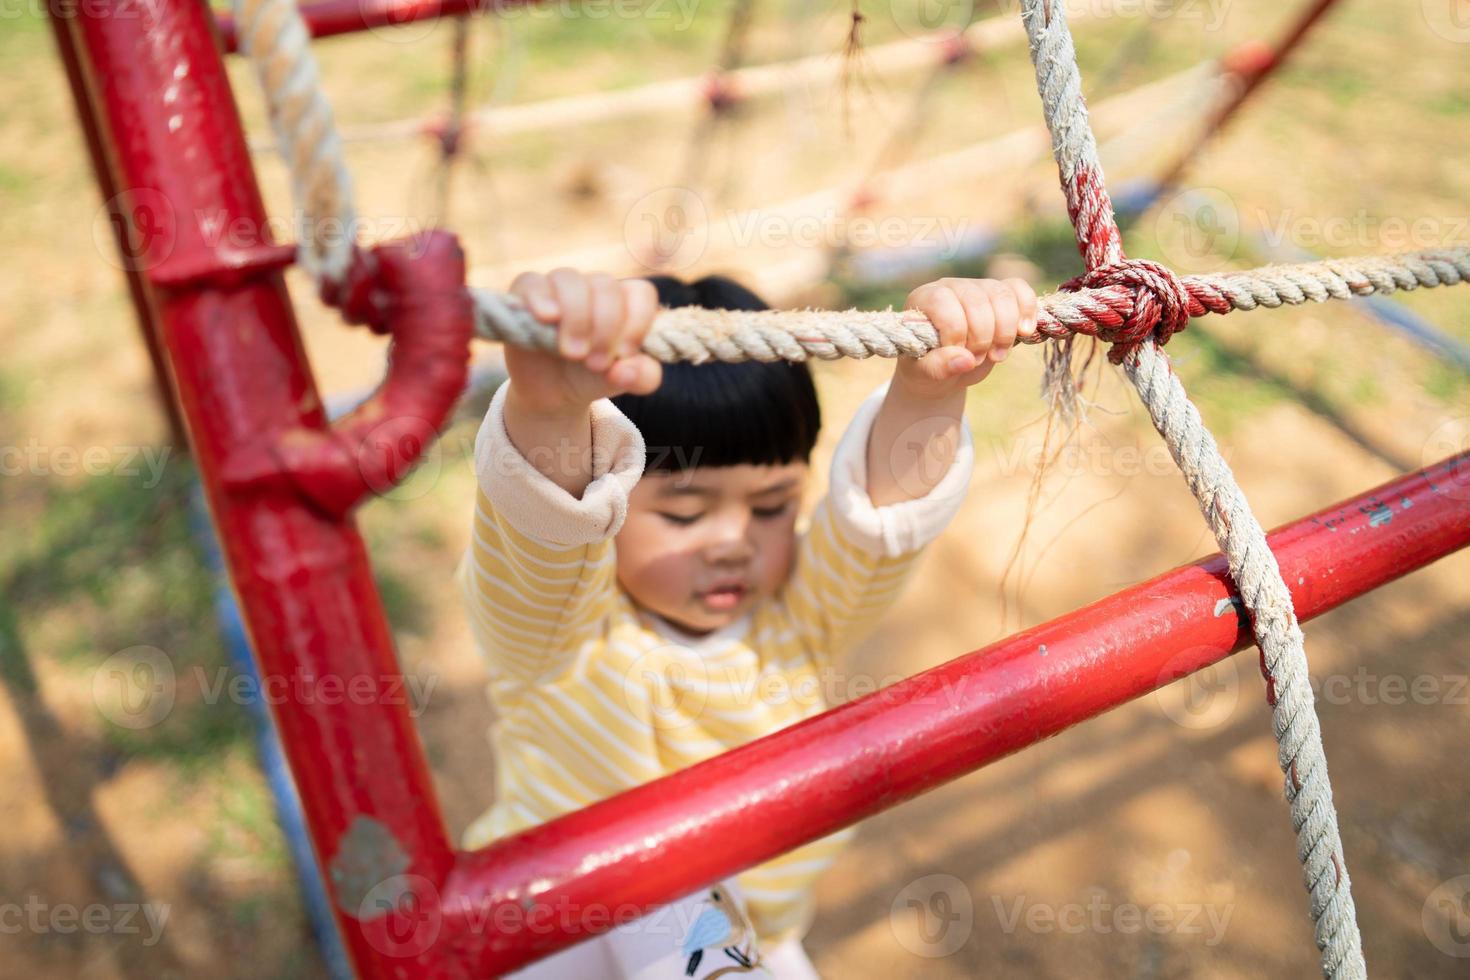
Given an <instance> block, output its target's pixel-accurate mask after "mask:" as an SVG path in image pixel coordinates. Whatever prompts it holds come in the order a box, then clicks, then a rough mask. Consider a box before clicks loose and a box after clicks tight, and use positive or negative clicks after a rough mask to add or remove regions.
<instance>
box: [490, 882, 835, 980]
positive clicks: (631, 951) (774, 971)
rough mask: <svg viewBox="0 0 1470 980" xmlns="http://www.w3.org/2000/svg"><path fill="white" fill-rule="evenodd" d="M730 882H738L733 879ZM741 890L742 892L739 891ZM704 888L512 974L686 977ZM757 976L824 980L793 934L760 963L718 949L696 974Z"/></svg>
mask: <svg viewBox="0 0 1470 980" xmlns="http://www.w3.org/2000/svg"><path fill="white" fill-rule="evenodd" d="M726 888H727V889H728V890H730V891H732V892H734V891H735V888H734V886H733V884H732V883H729V882H727V883H726ZM737 894H738V893H737ZM703 896H704V893H703V892H699V893H697V894H695V895H690V896H688V897H687V898H683V899H680V900H679V901H678V902H675V903H674V904H672V905H668V906H665V907H664V908H661V909H659V910H657V911H656V912H653V913H651V914H649V915H647V916H645V917H643V918H642V919H638V920H637V921H635V922H630V923H628V924H627V925H623V926H619V927H618V928H616V929H613V930H611V931H609V932H606V933H603V934H602V935H600V936H597V937H596V938H594V939H589V940H587V941H586V942H582V943H578V944H577V945H576V946H573V947H572V948H570V949H564V950H562V951H561V952H559V953H554V954H552V955H551V956H548V957H547V958H546V959H544V960H539V961H537V962H535V963H532V964H531V965H530V966H528V967H526V968H525V969H524V970H519V971H517V972H515V973H512V974H510V975H509V977H508V980H684V978H685V976H686V973H685V970H686V968H687V965H688V963H689V957H688V956H687V955H686V954H685V953H684V952H683V949H682V944H683V939H684V937H685V935H686V934H687V933H688V932H689V928H690V925H691V924H692V923H693V922H694V921H695V919H696V918H697V917H698V915H699V914H700V912H701V911H702V910H703V909H704V908H705V905H704V902H703ZM731 968H735V971H736V972H733V975H732V973H722V976H732V980H734V977H739V978H745V977H750V978H752V980H821V978H820V977H819V976H818V975H817V971H816V968H815V967H814V966H812V961H811V960H810V959H809V958H808V957H807V955H806V950H805V949H803V948H802V945H801V940H800V939H797V938H794V937H793V938H790V939H786V940H783V941H782V942H779V943H777V944H776V945H774V946H772V947H770V948H769V949H762V950H761V951H760V965H759V966H758V967H756V968H755V969H751V970H741V969H739V965H738V964H737V963H736V962H735V961H733V960H732V959H730V958H729V957H727V956H724V955H722V954H721V952H720V951H718V950H712V951H710V952H709V953H708V954H707V955H705V956H703V957H702V958H701V960H700V963H699V965H698V968H697V969H696V970H695V972H694V974H693V976H694V977H695V978H696V980H699V978H702V977H707V976H709V975H710V974H712V973H715V972H719V971H730V970H731Z"/></svg>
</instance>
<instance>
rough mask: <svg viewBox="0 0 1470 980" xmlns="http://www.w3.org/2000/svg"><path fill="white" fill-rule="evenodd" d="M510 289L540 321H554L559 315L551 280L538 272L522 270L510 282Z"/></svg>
mask: <svg viewBox="0 0 1470 980" xmlns="http://www.w3.org/2000/svg"><path fill="white" fill-rule="evenodd" d="M510 291H511V293H513V294H514V295H516V296H518V297H520V299H521V302H523V303H525V304H526V309H528V310H530V311H531V315H532V316H534V317H535V318H536V319H538V320H540V321H541V322H542V323H555V322H556V321H557V318H558V317H559V316H561V307H560V306H558V305H557V302H556V296H555V295H554V294H553V293H552V290H551V282H550V281H549V280H548V279H547V278H546V277H545V276H543V275H542V274H541V273H539V272H522V273H521V274H520V275H518V276H516V277H515V281H514V282H512V283H511V284H510Z"/></svg>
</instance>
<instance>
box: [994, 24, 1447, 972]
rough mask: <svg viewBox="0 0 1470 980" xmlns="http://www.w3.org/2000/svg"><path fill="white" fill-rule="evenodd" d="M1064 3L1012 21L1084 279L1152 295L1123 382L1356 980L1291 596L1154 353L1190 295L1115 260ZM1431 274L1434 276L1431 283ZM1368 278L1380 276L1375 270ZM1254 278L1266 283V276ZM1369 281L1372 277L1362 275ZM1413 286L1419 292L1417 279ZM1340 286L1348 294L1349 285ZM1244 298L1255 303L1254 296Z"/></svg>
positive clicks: (1308, 869)
mask: <svg viewBox="0 0 1470 980" xmlns="http://www.w3.org/2000/svg"><path fill="white" fill-rule="evenodd" d="M1063 4H1064V0H1052V2H1050V3H1048V2H1047V0H1023V6H1022V19H1023V21H1024V23H1025V25H1026V33H1027V37H1028V38H1029V39H1030V42H1031V56H1032V61H1033V63H1034V65H1035V68H1036V80H1037V87H1038V89H1039V91H1040V92H1041V98H1042V108H1043V111H1044V112H1045V114H1046V122H1047V126H1048V128H1049V129H1050V130H1051V132H1052V149H1053V151H1054V153H1055V155H1056V159H1057V166H1058V169H1059V171H1060V173H1061V179H1062V190H1063V193H1064V194H1065V195H1066V198H1067V211H1068V213H1069V215H1070V216H1071V218H1072V223H1073V226H1074V228H1075V229H1076V232H1077V241H1078V247H1079V248H1080V250H1081V251H1082V254H1083V257H1084V259H1085V261H1086V264H1087V268H1088V270H1089V271H1088V273H1087V275H1086V276H1084V277H1083V281H1084V282H1090V281H1092V280H1093V279H1095V278H1103V279H1106V280H1107V281H1108V282H1110V283H1118V284H1122V283H1130V284H1133V285H1135V286H1136V287H1137V288H1138V289H1139V290H1140V291H1144V290H1146V291H1147V292H1146V294H1147V295H1149V296H1151V297H1154V299H1153V303H1154V304H1156V307H1157V308H1156V309H1150V310H1148V311H1146V312H1147V313H1148V314H1150V315H1152V316H1153V317H1154V318H1155V320H1157V321H1158V323H1159V326H1158V327H1157V328H1156V329H1157V330H1158V331H1159V336H1158V337H1157V338H1147V337H1144V338H1142V339H1140V338H1139V337H1138V333H1139V327H1140V323H1139V321H1141V320H1142V319H1143V316H1144V314H1145V311H1143V310H1142V306H1143V303H1142V302H1141V301H1140V303H1139V307H1140V308H1139V309H1138V310H1135V311H1134V320H1133V321H1131V322H1130V323H1129V327H1130V334H1129V336H1128V337H1127V338H1126V339H1125V346H1124V347H1123V350H1122V354H1121V361H1122V363H1123V367H1124V373H1125V374H1126V375H1127V377H1128V379H1129V380H1130V381H1132V382H1133V385H1134V387H1135V388H1136V389H1137V391H1138V394H1139V397H1140V398H1141V399H1142V400H1143V403H1144V405H1145V406H1146V407H1147V408H1148V413H1149V416H1150V418H1151V419H1152V420H1153V423H1154V426H1155V428H1157V429H1158V430H1159V433H1160V434H1161V435H1162V436H1163V437H1164V441H1165V442H1166V443H1167V444H1168V446H1169V452H1170V453H1171V454H1172V455H1173V457H1174V460H1175V462H1176V463H1177V464H1178V465H1179V468H1180V471H1181V472H1182V473H1183V474H1184V479H1185V482H1186V483H1187V484H1188V485H1189V489H1190V491H1191V492H1192V493H1193V494H1194V497H1195V500H1196V501H1197V502H1198V503H1199V507H1200V511H1201V513H1202V514H1203V515H1204V517H1205V521H1206V523H1207V524H1209V526H1210V530H1211V531H1212V532H1213V533H1214V535H1215V540H1216V541H1218V542H1219V544H1220V549H1221V551H1223V552H1224V553H1225V555H1226V559H1227V561H1228V563H1229V568H1230V574H1231V578H1232V579H1233V580H1234V581H1235V583H1236V588H1237V589H1238V590H1239V592H1240V596H1241V599H1242V601H1243V602H1244V603H1245V606H1246V609H1247V610H1248V611H1249V612H1250V614H1251V623H1252V628H1253V630H1254V632H1255V637H1256V643H1257V645H1258V646H1259V647H1260V649H1261V672H1262V674H1263V675H1264V676H1265V679H1266V700H1267V702H1268V703H1269V704H1270V705H1271V713H1272V727H1273V729H1274V732H1275V736H1276V741H1277V746H1278V753H1277V756H1278V760H1279V762H1280V764H1281V769H1282V772H1283V773H1284V774H1285V776H1286V784H1285V792H1286V799H1287V801H1288V803H1289V804H1290V808H1291V820H1292V825H1293V827H1294V828H1295V830H1296V835H1297V857H1298V859H1299V860H1300V861H1301V864H1302V875H1303V878H1304V880H1305V882H1306V886H1307V891H1308V893H1309V895H1310V903H1309V906H1310V911H1311V915H1312V921H1313V924H1314V926H1315V938H1316V942H1317V948H1318V949H1319V950H1320V951H1321V954H1322V956H1321V966H1322V972H1323V975H1324V976H1327V977H1330V978H1332V980H1359V978H1366V977H1367V973H1368V971H1367V966H1366V964H1365V962H1364V960H1363V948H1362V937H1361V936H1360V935H1359V932H1358V923H1357V915H1356V910H1355V908H1354V905H1353V897H1352V886H1351V882H1350V880H1349V878H1348V872H1347V862H1346V860H1345V859H1344V857H1343V848H1342V837H1341V834H1340V833H1339V830H1338V825H1337V811H1336V808H1335V807H1334V805H1333V802H1332V785H1331V783H1330V781H1329V779H1328V775H1327V757H1326V754H1325V752H1324V750H1323V747H1322V731H1321V726H1320V723H1319V722H1318V719H1317V713H1316V710H1315V709H1314V707H1313V695H1312V688H1311V685H1310V684H1309V683H1308V665H1307V655H1306V649H1305V644H1304V640H1303V637H1302V632H1301V628H1300V627H1299V626H1298V624H1297V619H1296V612H1295V610H1294V609H1293V608H1292V601H1291V592H1290V590H1289V589H1288V588H1287V587H1286V583H1285V582H1283V581H1282V579H1281V570H1280V568H1279V567H1278V566H1277V564H1276V558H1275V556H1274V555H1273V554H1272V553H1271V549H1270V547H1269V546H1268V545H1267V542H1266V533H1265V531H1264V530H1262V528H1261V525H1260V523H1259V522H1258V521H1257V520H1256V518H1255V515H1254V514H1253V513H1252V512H1251V509H1250V505H1249V504H1248V503H1247V502H1246V499H1245V495H1244V494H1243V493H1242V492H1241V489H1240V486H1239V484H1237V483H1236V481H1235V476H1234V474H1233V473H1231V471H1230V467H1229V466H1228V465H1227V464H1226V463H1225V461H1224V459H1223V458H1222V457H1221V456H1220V451H1219V447H1218V446H1216V444H1215V440H1214V438H1213V437H1212V436H1211V435H1210V432H1209V430H1208V429H1206V428H1205V426H1204V423H1203V422H1202V421H1201V420H1200V416H1199V412H1198V410H1197V409H1196V408H1195V407H1194V405H1193V404H1192V403H1191V402H1190V401H1189V398H1188V396H1187V395H1186V394H1185V393H1184V386H1183V385H1181V384H1180V382H1179V378H1178V376H1177V375H1175V374H1174V372H1173V371H1172V369H1171V368H1170V366H1169V359H1168V356H1167V355H1166V354H1165V353H1164V351H1163V347H1162V344H1163V341H1165V340H1167V339H1168V336H1169V334H1170V333H1171V332H1172V331H1173V330H1176V329H1179V328H1180V327H1182V326H1183V323H1184V322H1185V320H1186V319H1187V313H1186V312H1185V310H1184V309H1183V308H1184V307H1187V306H1188V298H1189V297H1190V296H1192V295H1193V294H1192V293H1189V292H1188V291H1187V290H1185V289H1182V288H1175V287H1177V286H1179V285H1180V284H1179V282H1178V280H1173V277H1172V276H1170V275H1167V270H1160V268H1159V267H1156V266H1154V265H1153V264H1152V263H1144V262H1138V261H1131V260H1127V259H1125V258H1124V257H1123V247H1122V241H1121V237H1120V235H1119V233H1118V228H1117V224H1116V222H1115V221H1114V220H1113V209H1112V202H1111V200H1110V199H1109V197H1108V192H1107V188H1106V187H1105V185H1104V184H1103V176H1102V168H1101V166H1100V164H1099V162H1098V159H1097V146H1096V143H1095V141H1094V139H1093V136H1092V130H1091V127H1090V126H1088V124H1087V110H1086V107H1085V106H1084V104H1083V100H1082V85H1081V74H1080V72H1079V71H1078V68H1077V60H1076V54H1075V52H1074V50H1073V47H1072V38H1071V32H1070V31H1069V30H1068V28H1067V22H1066V17H1065V15H1064V14H1061V13H1060V11H1061V9H1062V7H1063ZM1322 265H1331V263H1323V264H1322ZM1425 271H1430V270H1425ZM1441 271H1442V270H1440V269H1438V268H1436V269H1434V270H1433V274H1434V275H1435V277H1436V278H1438V277H1439V276H1440V274H1441ZM1374 272H1375V273H1377V274H1380V275H1381V274H1387V273H1386V270H1385V269H1383V268H1381V267H1377V268H1375V270H1374ZM1416 272H1417V270H1416ZM1464 272H1465V270H1464V269H1463V268H1460V267H1458V266H1456V267H1455V274H1456V275H1457V276H1460V277H1463V276H1464ZM1161 273H1163V274H1161ZM1260 278H1261V280H1262V281H1264V278H1265V277H1260ZM1389 279H1390V280H1391V281H1393V282H1395V284H1396V285H1397V284H1398V282H1399V281H1400V280H1398V279H1397V278H1396V277H1394V276H1392V275H1391V274H1389ZM1157 280H1162V282H1159V281H1157ZM1170 280H1173V281H1170ZM1369 281H1375V280H1374V279H1373V277H1371V276H1370V277H1369ZM1457 281H1458V280H1457ZM1414 282H1415V283H1416V284H1418V277H1417V275H1416V276H1415V278H1414ZM1282 284H1283V285H1290V286H1294V287H1297V288H1302V287H1303V285H1304V284H1303V283H1301V282H1298V281H1296V280H1294V279H1292V278H1291V277H1287V278H1286V279H1284V280H1283V281H1282ZM1306 285H1310V286H1314V287H1315V286H1320V287H1321V288H1323V289H1324V290H1328V287H1327V285H1326V283H1325V282H1323V281H1322V280H1308V281H1307V283H1306ZM1333 285H1334V286H1336V285H1337V284H1336V283H1334V284H1333ZM1343 285H1344V286H1347V282H1346V281H1344V282H1343ZM1348 288H1349V289H1351V286H1348ZM1328 291H1329V292H1330V290H1328ZM1142 294H1143V293H1142V292H1141V295H1142ZM1277 295H1280V294H1279V292H1278V293H1277ZM1303 295H1305V291H1304V292H1303ZM1252 298H1253V299H1255V298H1256V297H1255V296H1254V294H1252ZM1267 305H1269V304H1267ZM1114 353H1115V354H1117V353H1118V348H1114Z"/></svg>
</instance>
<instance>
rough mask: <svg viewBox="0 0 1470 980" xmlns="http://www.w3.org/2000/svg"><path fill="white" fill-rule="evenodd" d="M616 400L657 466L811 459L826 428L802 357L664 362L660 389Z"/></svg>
mask: <svg viewBox="0 0 1470 980" xmlns="http://www.w3.org/2000/svg"><path fill="white" fill-rule="evenodd" d="M613 404H615V405H617V407H618V408H619V409H620V410H621V411H622V412H623V414H624V415H626V416H628V418H629V419H630V420H631V421H632V422H633V424H634V425H636V426H637V427H638V430H639V432H641V433H642V434H643V441H644V443H645V444H646V445H647V448H648V462H647V465H646V469H647V470H648V471H649V472H656V473H674V472H679V471H682V470H687V469H692V468H694V467H696V466H739V465H741V464H743V463H748V464H752V465H756V466H761V465H780V464H783V463H791V462H796V461H801V462H806V461H808V460H810V459H811V453H812V447H813V446H815V445H816V442H817V435H818V433H819V432H820V430H821V427H822V417H821V409H820V407H819V406H818V404H817V392H816V387H815V385H813V384H812V377H811V372H810V370H809V369H808V368H807V366H806V365H805V364H791V363H785V362H775V363H769V364H767V363H762V362H759V361H745V362H742V363H740V364H725V363H721V362H716V363H712V364H687V363H680V364H666V365H664V380H663V384H661V385H660V386H659V388H658V390H657V391H655V392H654V393H653V394H651V395H619V396H618V397H616V398H614V399H613Z"/></svg>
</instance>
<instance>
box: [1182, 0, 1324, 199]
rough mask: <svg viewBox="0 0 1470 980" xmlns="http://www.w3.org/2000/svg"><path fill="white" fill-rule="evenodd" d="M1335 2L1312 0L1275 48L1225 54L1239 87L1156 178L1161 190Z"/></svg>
mask: <svg viewBox="0 0 1470 980" xmlns="http://www.w3.org/2000/svg"><path fill="white" fill-rule="evenodd" d="M1336 3H1337V0H1312V2H1311V3H1310V4H1308V5H1307V6H1306V7H1305V8H1303V9H1302V11H1301V12H1300V13H1299V14H1298V15H1297V16H1296V18H1295V19H1294V20H1293V21H1292V22H1291V26H1290V27H1289V28H1288V29H1287V31H1286V33H1285V34H1283V35H1282V37H1281V40H1280V41H1278V42H1276V46H1275V47H1274V48H1273V47H1271V46H1270V45H1267V44H1265V43H1264V42H1260V41H1255V42H1247V43H1245V44H1242V45H1241V46H1240V47H1238V48H1236V49H1235V50H1234V51H1231V52H1230V53H1229V54H1228V55H1226V57H1225V64H1224V67H1225V69H1226V71H1228V72H1230V73H1231V74H1233V75H1234V76H1235V77H1236V78H1238V79H1239V80H1240V86H1239V88H1237V89H1236V91H1235V94H1234V95H1233V96H1231V98H1230V99H1229V100H1228V101H1227V102H1225V103H1224V104H1223V105H1221V106H1220V107H1219V108H1217V109H1216V110H1215V112H1214V114H1213V115H1212V116H1211V117H1210V119H1209V121H1208V122H1207V123H1205V126H1204V128H1203V129H1201V130H1200V131H1199V133H1198V134H1197V135H1196V136H1195V138H1194V139H1193V140H1192V141H1191V142H1190V144H1189V146H1187V147H1186V148H1185V149H1184V150H1183V151H1182V152H1180V154H1179V156H1178V157H1176V158H1175V160H1174V162H1173V163H1172V164H1171V165H1170V167H1169V169H1168V170H1167V171H1165V172H1164V175H1163V176H1162V177H1160V178H1159V181H1158V184H1159V188H1160V190H1161V191H1162V190H1164V189H1167V188H1168V187H1170V186H1172V185H1173V184H1174V183H1175V182H1176V181H1178V180H1179V178H1180V176H1182V175H1183V173H1184V170H1185V168H1186V167H1188V166H1189V164H1190V163H1191V162H1193V160H1194V158H1195V156H1196V155H1197V154H1198V153H1199V151H1200V149H1201V148H1203V147H1204V145H1205V144H1206V143H1208V142H1209V141H1210V140H1212V139H1214V138H1215V137H1216V136H1217V135H1218V134H1219V132H1220V130H1222V129H1224V128H1225V125H1226V123H1228V122H1229V121H1230V120H1231V118H1232V117H1233V116H1234V115H1235V114H1236V112H1238V111H1239V110H1240V107H1241V106H1243V105H1245V103H1246V102H1247V101H1248V100H1249V99H1250V97H1251V96H1252V95H1253V94H1254V93H1255V91H1256V89H1258V88H1260V86H1261V83H1262V82H1264V81H1265V80H1266V79H1268V78H1270V77H1271V76H1272V75H1273V74H1275V72H1276V70H1277V69H1278V68H1280V67H1281V66H1282V65H1283V64H1285V63H1286V61H1287V59H1288V58H1290V57H1291V55H1292V53H1293V52H1294V51H1295V50H1296V49H1297V46H1298V45H1300V44H1301V42H1302V39H1303V38H1305V37H1306V36H1307V33H1308V32H1309V31H1311V29H1312V28H1313V27H1315V26H1316V24H1317V22H1318V21H1319V20H1321V19H1322V17H1323V15H1325V14H1326V13H1327V12H1328V11H1329V10H1331V9H1332V7H1333V6H1334V5H1335V4H1336Z"/></svg>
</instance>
